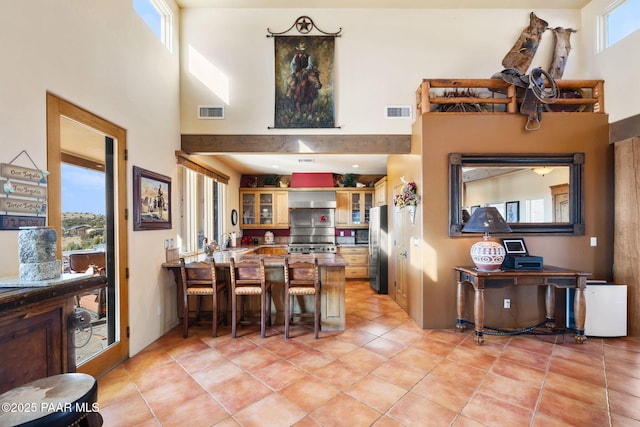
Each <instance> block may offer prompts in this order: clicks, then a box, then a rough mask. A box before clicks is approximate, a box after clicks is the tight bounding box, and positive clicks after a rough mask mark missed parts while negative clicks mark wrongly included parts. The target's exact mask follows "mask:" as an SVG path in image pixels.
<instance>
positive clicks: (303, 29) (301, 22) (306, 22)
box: [296, 16, 313, 34]
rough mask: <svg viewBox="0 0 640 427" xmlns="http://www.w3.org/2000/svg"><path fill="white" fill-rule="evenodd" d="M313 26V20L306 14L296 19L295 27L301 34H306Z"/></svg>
mask: <svg viewBox="0 0 640 427" xmlns="http://www.w3.org/2000/svg"><path fill="white" fill-rule="evenodd" d="M312 28H313V22H312V21H311V19H309V18H308V17H306V16H301V17H300V18H298V20H297V21H296V29H297V30H298V32H299V33H301V34H307V33H308V32H309V31H311V29H312Z"/></svg>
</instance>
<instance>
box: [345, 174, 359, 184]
mask: <svg viewBox="0 0 640 427" xmlns="http://www.w3.org/2000/svg"><path fill="white" fill-rule="evenodd" d="M357 184H358V183H357V181H356V176H355V175H354V174H352V173H347V174H345V175H344V176H343V177H342V185H344V186H345V187H355V186H356V185H357Z"/></svg>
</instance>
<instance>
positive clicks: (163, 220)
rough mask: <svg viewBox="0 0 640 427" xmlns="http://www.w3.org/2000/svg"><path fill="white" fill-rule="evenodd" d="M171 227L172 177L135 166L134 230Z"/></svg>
mask: <svg viewBox="0 0 640 427" xmlns="http://www.w3.org/2000/svg"><path fill="white" fill-rule="evenodd" d="M163 229H171V178H169V177H168V176H164V175H160V174H158V173H155V172H151V171H148V170H146V169H142V168H139V167H137V166H134V167H133V230H134V231H141V230H163Z"/></svg>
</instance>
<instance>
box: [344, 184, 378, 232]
mask: <svg viewBox="0 0 640 427" xmlns="http://www.w3.org/2000/svg"><path fill="white" fill-rule="evenodd" d="M374 192H375V190H374V189H366V190H362V189H353V190H339V191H336V227H338V228H340V227H342V228H367V227H368V226H369V209H371V208H372V207H373V198H374Z"/></svg>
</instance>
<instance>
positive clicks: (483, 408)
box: [462, 393, 533, 427]
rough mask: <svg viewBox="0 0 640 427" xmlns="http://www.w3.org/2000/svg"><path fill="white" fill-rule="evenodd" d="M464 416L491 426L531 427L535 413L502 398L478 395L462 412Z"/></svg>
mask: <svg viewBox="0 0 640 427" xmlns="http://www.w3.org/2000/svg"><path fill="white" fill-rule="evenodd" d="M488 408H491V410H487V409H488ZM462 415H464V416H465V417H468V418H471V419H472V420H475V421H479V422H481V423H483V424H486V425H490V426H496V427H498V426H505V427H512V426H527V425H529V423H530V422H531V419H532V417H533V412H532V411H529V410H527V409H524V408H521V407H519V406H516V405H512V404H510V403H508V402H505V401H503V400H501V399H500V398H496V397H494V396H487V395H485V394H482V393H477V394H475V395H474V396H473V397H472V398H471V401H470V402H469V403H468V404H467V406H465V408H464V409H463V410H462Z"/></svg>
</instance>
